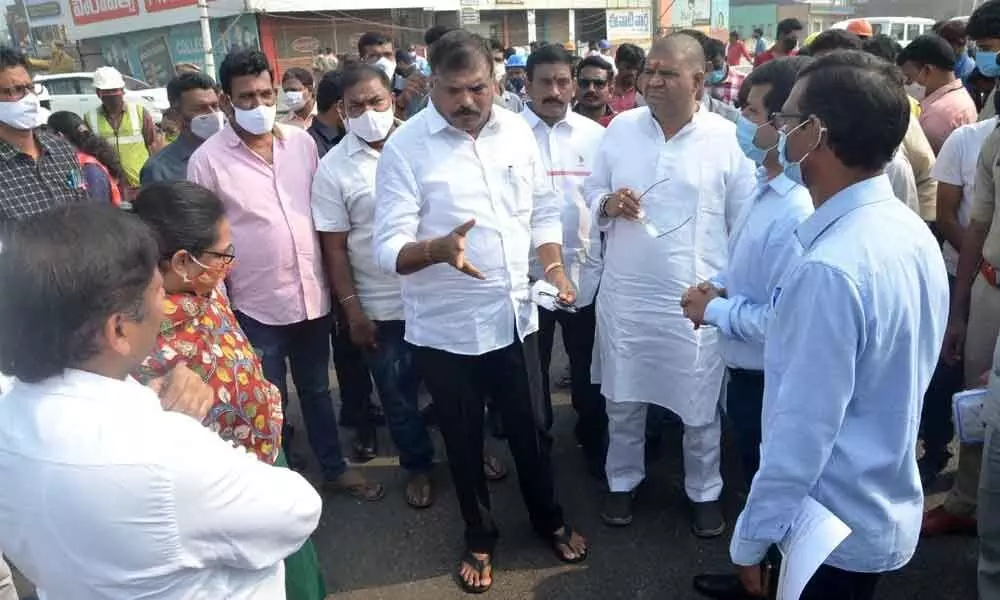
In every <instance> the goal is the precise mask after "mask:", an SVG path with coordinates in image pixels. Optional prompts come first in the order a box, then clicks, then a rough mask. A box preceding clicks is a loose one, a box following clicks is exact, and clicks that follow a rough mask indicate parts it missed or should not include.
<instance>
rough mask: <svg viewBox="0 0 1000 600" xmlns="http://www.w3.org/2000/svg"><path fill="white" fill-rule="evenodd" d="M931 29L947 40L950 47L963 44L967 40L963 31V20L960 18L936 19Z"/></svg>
mask: <svg viewBox="0 0 1000 600" xmlns="http://www.w3.org/2000/svg"><path fill="white" fill-rule="evenodd" d="M932 31H934V33H936V34H938V35H939V36H941V37H943V38H944V39H946V40H948V43H949V44H951V45H952V47H960V46H964V45H965V44H966V42H967V41H968V35H967V34H966V33H965V22H964V21H962V20H961V19H951V20H950V21H938V22H937V23H935V24H934V28H933V30H932Z"/></svg>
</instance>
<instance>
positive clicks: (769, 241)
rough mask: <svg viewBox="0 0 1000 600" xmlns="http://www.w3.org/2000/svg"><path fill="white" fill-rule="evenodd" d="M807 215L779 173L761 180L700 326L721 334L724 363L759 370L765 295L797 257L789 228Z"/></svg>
mask: <svg viewBox="0 0 1000 600" xmlns="http://www.w3.org/2000/svg"><path fill="white" fill-rule="evenodd" d="M812 212H813V205H812V197H811V196H810V195H809V190H807V189H806V188H804V187H802V186H801V185H797V184H795V182H793V181H792V180H791V179H789V178H787V177H785V176H784V175H778V176H777V177H775V178H774V179H771V180H770V181H762V182H761V183H760V184H759V185H758V186H757V188H756V189H755V190H754V192H753V196H752V200H751V201H750V204H749V206H748V207H747V208H746V209H744V211H743V214H742V215H741V216H740V222H739V223H738V224H737V226H736V233H734V234H733V236H732V237H731V238H730V241H729V267H728V268H727V269H726V270H725V271H724V272H722V273H720V274H719V276H718V277H716V278H715V283H716V285H719V286H720V287H725V288H726V292H727V296H728V297H726V298H715V299H714V300H712V301H711V302H709V303H708V306H707V307H706V308H705V322H706V323H709V324H711V325H715V326H716V327H718V328H719V330H720V331H721V332H722V334H723V339H722V344H721V346H720V349H721V352H722V358H724V359H725V361H726V364H727V365H729V366H730V367H733V368H737V369H750V370H754V371H761V370H763V369H764V332H765V330H766V328H767V321H768V316H769V314H770V312H771V294H772V292H773V291H774V288H775V287H777V285H778V281H779V280H780V279H781V276H782V275H784V274H785V271H787V270H788V267H789V265H790V264H791V263H792V261H793V260H795V259H797V258H798V257H799V256H800V255H801V254H802V244H800V243H799V240H798V238H796V237H795V228H796V227H798V226H799V223H801V222H802V221H803V220H805V218H806V217H808V216H809V215H811V214H812Z"/></svg>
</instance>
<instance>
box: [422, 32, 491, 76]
mask: <svg viewBox="0 0 1000 600" xmlns="http://www.w3.org/2000/svg"><path fill="white" fill-rule="evenodd" d="M477 60H484V61H486V68H487V69H489V72H490V74H491V75H492V74H493V53H492V52H490V49H489V48H487V46H486V40H484V39H483V38H481V37H480V36H478V35H476V34H474V33H470V32H468V31H466V30H464V29H455V30H453V31H449V32H448V33H446V34H444V35H443V36H442V37H441V39H439V40H438V41H436V42H434V44H433V45H431V53H430V57H429V58H428V61H429V62H430V63H431V71H432V72H434V73H454V72H456V71H463V70H466V69H471V68H474V67H475V64H476V61H477Z"/></svg>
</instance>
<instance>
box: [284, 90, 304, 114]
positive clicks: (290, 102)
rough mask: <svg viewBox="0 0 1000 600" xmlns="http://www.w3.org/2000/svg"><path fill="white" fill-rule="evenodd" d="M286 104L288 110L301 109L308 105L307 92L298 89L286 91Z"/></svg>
mask: <svg viewBox="0 0 1000 600" xmlns="http://www.w3.org/2000/svg"><path fill="white" fill-rule="evenodd" d="M285 105H287V106H288V110H299V109H300V108H302V107H304V106H305V105H306V93H305V92H300V91H296V90H292V91H290V92H285Z"/></svg>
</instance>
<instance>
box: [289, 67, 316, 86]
mask: <svg viewBox="0 0 1000 600" xmlns="http://www.w3.org/2000/svg"><path fill="white" fill-rule="evenodd" d="M289 79H298V80H299V83H301V84H302V85H303V87H305V88H306V89H309V90H311V89H313V84H315V82H316V80H315V79H313V74H312V73H310V72H309V69H303V68H302V67H291V68H289V69H288V70H287V71H285V72H284V73H282V75H281V83H285V82H286V81H288V80H289Z"/></svg>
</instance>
